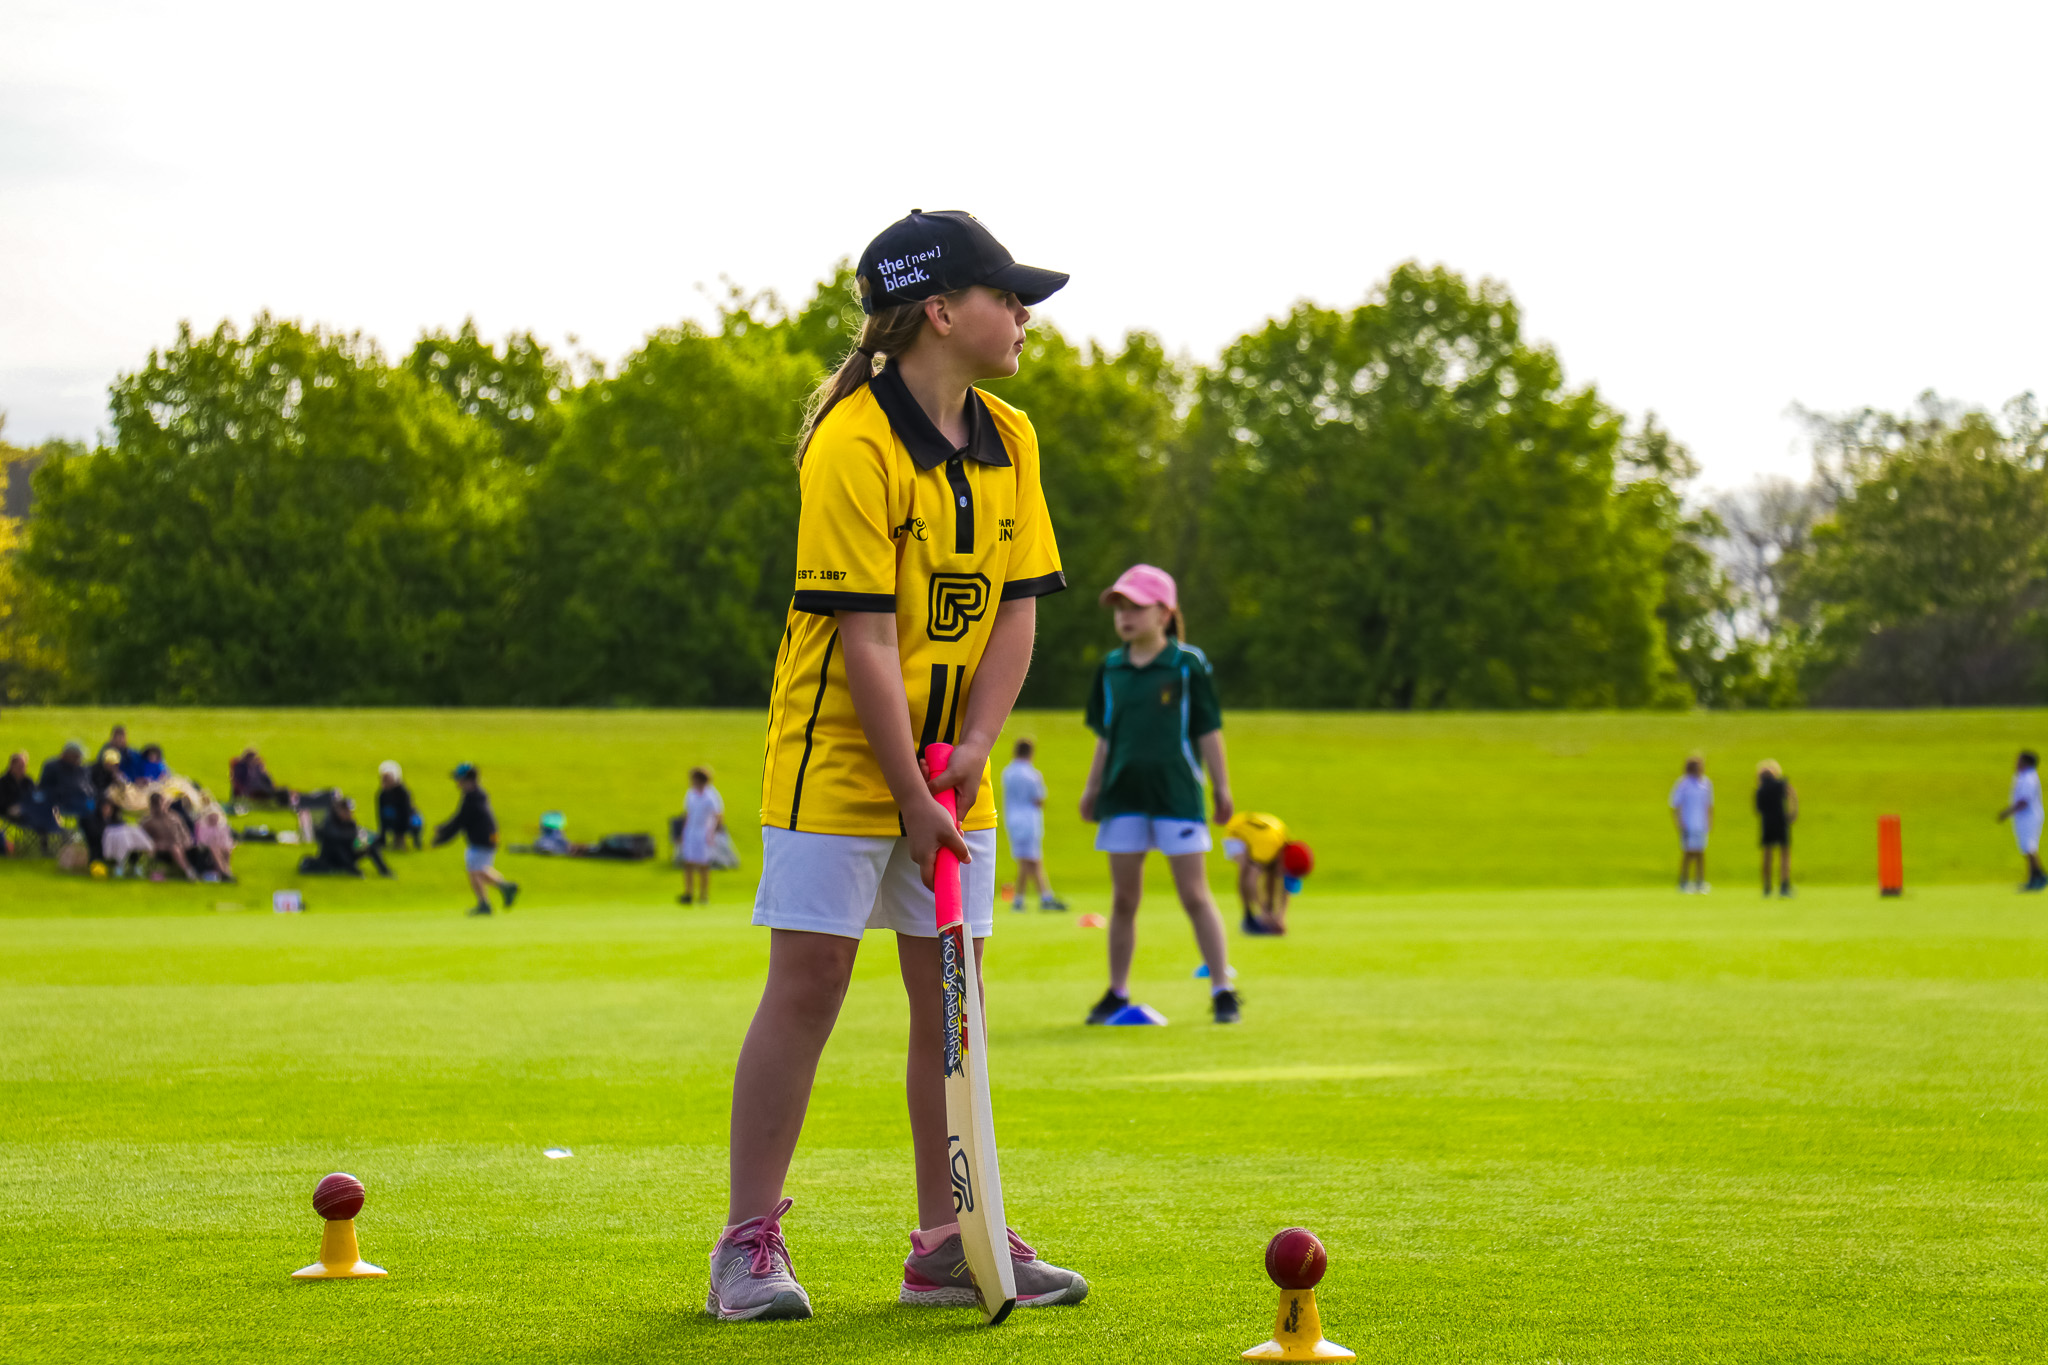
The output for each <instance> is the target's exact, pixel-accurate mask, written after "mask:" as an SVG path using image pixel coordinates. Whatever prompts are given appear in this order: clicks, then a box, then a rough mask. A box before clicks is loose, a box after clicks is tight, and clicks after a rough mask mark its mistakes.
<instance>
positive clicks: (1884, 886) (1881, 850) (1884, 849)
mask: <svg viewBox="0 0 2048 1365" xmlns="http://www.w3.org/2000/svg"><path fill="white" fill-rule="evenodd" d="M1905 892H1906V854H1905V849H1904V846H1903V845H1901V843H1900V842H1899V817H1898V816H1896V815H1880V816H1878V817H1877V894H1878V895H1880V896H1902V895H1904V894H1905Z"/></svg>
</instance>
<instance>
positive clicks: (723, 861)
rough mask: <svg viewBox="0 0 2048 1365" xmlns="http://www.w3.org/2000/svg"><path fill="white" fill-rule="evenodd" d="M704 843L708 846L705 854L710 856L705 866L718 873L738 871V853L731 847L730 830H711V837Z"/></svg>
mask: <svg viewBox="0 0 2048 1365" xmlns="http://www.w3.org/2000/svg"><path fill="white" fill-rule="evenodd" d="M704 842H705V843H706V844H707V845H708V847H707V848H706V849H705V852H707V853H709V854H710V855H711V857H710V861H709V862H708V863H707V864H706V866H708V867H710V868H712V869H713V870H714V871H718V872H737V871H738V870H739V866H740V851H739V850H738V849H736V848H734V847H733V846H732V832H731V831H730V830H724V829H718V830H713V831H712V832H711V837H710V838H709V839H706V840H705V841H704Z"/></svg>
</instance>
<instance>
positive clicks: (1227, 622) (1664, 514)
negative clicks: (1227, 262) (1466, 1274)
mask: <svg viewBox="0 0 2048 1365" xmlns="http://www.w3.org/2000/svg"><path fill="white" fill-rule="evenodd" d="M1199 393H1200V405H1199V408H1198V410H1197V412H1196V414H1195V421H1194V428H1193V430H1192V431H1191V434H1190V438H1189V441H1188V445H1187V458H1186V459H1185V461H1183V462H1182V463H1181V465H1180V467H1179V468H1177V469H1176V470H1175V471H1174V475H1173V482H1174V483H1175V484H1176V485H1178V486H1180V487H1181V488H1183V489H1184V490H1185V493H1184V494H1183V496H1182V499H1181V503H1180V505H1181V506H1182V507H1183V508H1185V509H1188V510H1186V511H1185V512H1183V513H1182V514H1181V515H1180V517H1179V519H1178V520H1179V523H1180V526H1179V531H1178V534H1177V536H1176V537H1175V538H1176V539H1177V540H1178V541H1179V543H1180V545H1181V548H1180V549H1179V550H1178V552H1177V555H1178V567H1179V568H1180V569H1181V570H1182V571H1183V572H1184V573H1185V575H1186V577H1187V580H1188V583H1189V588H1190V591H1189V593H1188V596H1189V598H1190V601H1191V605H1192V607H1193V611H1194V616H1193V620H1192V621H1191V624H1190V632H1191V634H1192V635H1193V637H1194V638H1195V640H1196V641H1197V642H1198V643H1204V644H1207V645H1209V646H1211V647H1212V649H1213V651H1214V653H1215V654H1216V655H1217V656H1218V658H1219V664H1220V667H1221V669H1222V673H1223V678H1224V681H1225V686H1226V689H1227V695H1228V696H1229V697H1230V698H1231V699H1232V700H1234V701H1236V702H1237V703H1238V704H1240V705H1245V704H1249V705H1290V706H1315V707H1395V708H1410V707H1451V706H1460V707H1520V706H1644V705H1659V704H1669V703H1682V702H1684V701H1686V700H1688V698H1687V696H1686V690H1685V687H1684V684H1683V682H1682V681H1681V680H1680V679H1679V677H1678V675H1677V673H1676V671H1675V669H1674V666H1673V664H1672V661H1671V658H1670V654H1669V650H1668V648H1667V644H1666V634H1665V629H1664V625H1663V623H1662V622H1660V620H1659V617H1658V610H1659V607H1660V604H1662V603H1663V602H1664V599H1665V581H1664V574H1665V570H1664V559H1665V556H1666V553H1667V550H1668V548H1669V544H1670V539H1671V534H1672V528H1671V526H1670V525H1669V519H1670V518H1669V513H1668V510H1667V509H1665V508H1663V507H1662V506H1661V505H1660V504H1659V501H1658V499H1657V498H1655V497H1648V496H1644V495H1643V494H1641V493H1640V492H1639V493H1637V494H1635V495H1627V494H1626V492H1625V490H1624V491H1623V495H1618V488H1617V464H1616V453H1617V445H1618V442H1619V440H1620V437H1621V430H1622V424H1621V422H1620V419H1619V418H1618V417H1617V416H1616V415H1615V414H1614V413H1613V412H1612V411H1610V410H1609V409H1608V408H1607V407H1606V406H1605V405H1604V404H1603V403H1602V402H1601V401H1600V399H1599V397H1598V395H1596V394H1595V393H1594V392H1593V391H1592V390H1591V389H1571V388H1567V387H1566V386H1565V383H1564V380H1563V375H1562V372H1561V370H1560V367H1559V365H1558V362H1557V359H1556V357H1555V356H1554V355H1552V354H1551V353H1550V352H1549V351H1548V350H1547V349H1544V348H1541V347H1537V346H1534V345H1531V344H1529V343H1528V342H1525V341H1524V340H1523V339H1522V337H1521V323H1520V315H1519V312H1518V310H1517V309H1516V307H1515V304H1514V302H1513V300H1512V299H1511V298H1509V297H1508V295H1507V293H1506V291H1505V290H1504V289H1502V288H1500V287H1499V286H1497V285H1494V284H1492V283H1490V282H1482V283H1481V284H1479V285H1477V286H1474V285H1471V284H1469V283H1467V282H1466V281H1465V280H1464V279H1462V278H1461V277H1459V276H1458V275H1456V274H1454V273H1452V272H1450V271H1448V270H1445V269H1442V268H1437V269H1424V268H1422V267H1420V266H1418V265H1414V264H1408V265H1403V266H1401V267H1399V268H1397V269H1396V270H1395V271H1394V272H1393V274H1392V275H1391V276H1390V277H1389V279H1388V280H1387V282H1386V283H1385V285H1384V286H1383V287H1382V288H1381V289H1379V290H1378V291H1377V293H1376V294H1375V296H1374V297H1373V298H1372V299H1371V300H1370V301H1369V302H1367V303H1366V304H1365V305H1364V306H1362V307H1360V308H1357V309H1355V310H1353V311H1351V312H1349V313H1344V312H1337V311H1334V310H1329V309H1322V308H1316V307H1312V306H1310V305H1308V304H1300V305H1297V306H1296V307H1295V309H1294V310H1293V311H1292V312H1291V313H1290V314H1289V315H1288V316H1287V317H1285V318H1282V319H1277V320H1275V321H1274V322H1272V323H1269V324H1268V325H1267V326H1266V327H1265V328H1264V329H1263V330H1261V331H1259V332H1256V333H1253V334H1251V335H1248V336H1246V337H1243V338H1241V339H1240V340H1239V341H1237V342H1236V343H1234V344H1233V345H1232V346H1230V347H1229V348H1228V349H1227V350H1226V351H1225V353H1224V355H1223V357H1222V359H1221V361H1220V362H1219V364H1218V366H1217V367H1216V369H1215V370H1214V371H1212V372H1211V373H1209V374H1208V375H1206V376H1205V377H1204V379H1203V381H1202V383H1201V385H1200V388H1199ZM1637 482H1638V483H1641V482H1642V480H1638V481H1637ZM1190 527H1192V530H1190V529H1189V528H1190Z"/></svg>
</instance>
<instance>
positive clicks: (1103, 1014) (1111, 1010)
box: [1088, 991, 1131, 1024]
mask: <svg viewBox="0 0 2048 1365" xmlns="http://www.w3.org/2000/svg"><path fill="white" fill-rule="evenodd" d="M1130 1003H1131V997H1129V996H1128V995H1118V994H1117V993H1116V992H1115V991H1104V992H1103V993H1102V998H1101V999H1100V1000H1098V1001H1096V1002H1095V1008H1094V1009H1092V1010H1089V1011H1088V1022H1089V1023H1091V1024H1106V1023H1108V1022H1109V1019H1110V1016H1111V1015H1113V1014H1115V1013H1116V1012H1117V1011H1118V1010H1120V1009H1124V1008H1126V1007H1127V1006H1128V1005H1129V1004H1130Z"/></svg>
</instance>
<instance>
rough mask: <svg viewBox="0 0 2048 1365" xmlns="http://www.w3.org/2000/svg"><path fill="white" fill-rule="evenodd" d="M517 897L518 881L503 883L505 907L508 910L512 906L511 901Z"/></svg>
mask: <svg viewBox="0 0 2048 1365" xmlns="http://www.w3.org/2000/svg"><path fill="white" fill-rule="evenodd" d="M518 899H519V883H518V882H507V883H505V908H506V909H507V910H510V909H511V908H512V902H513V901H516V900H518Z"/></svg>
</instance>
